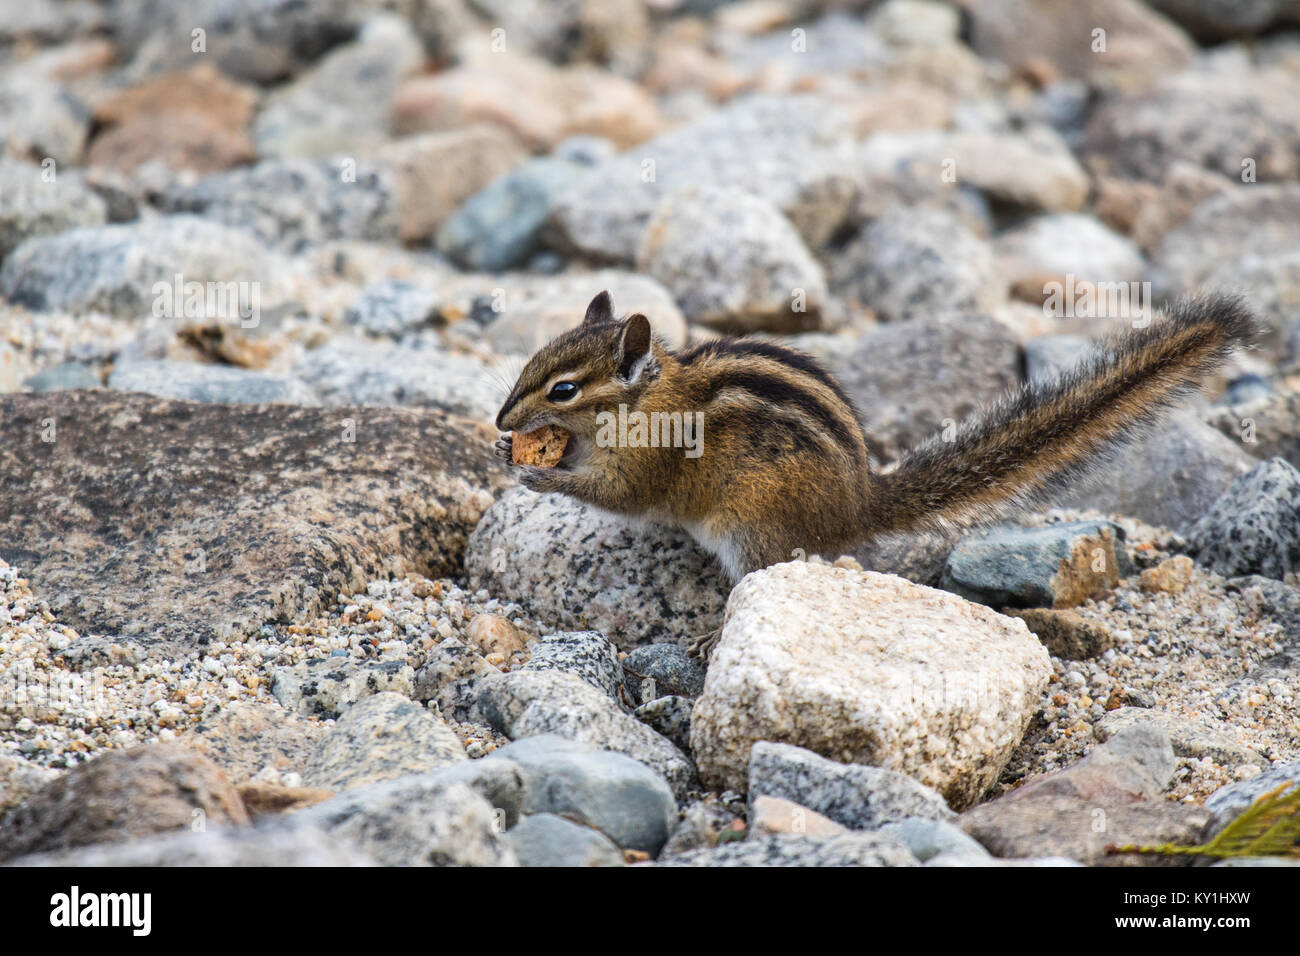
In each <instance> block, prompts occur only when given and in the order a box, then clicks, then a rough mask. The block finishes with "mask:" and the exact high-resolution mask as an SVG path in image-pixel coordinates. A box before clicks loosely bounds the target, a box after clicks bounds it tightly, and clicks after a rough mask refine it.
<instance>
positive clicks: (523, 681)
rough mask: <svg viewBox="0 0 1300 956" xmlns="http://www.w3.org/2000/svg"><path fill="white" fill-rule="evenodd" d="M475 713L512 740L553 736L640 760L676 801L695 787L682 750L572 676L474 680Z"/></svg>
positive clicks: (522, 674) (530, 674) (526, 674)
mask: <svg viewBox="0 0 1300 956" xmlns="http://www.w3.org/2000/svg"><path fill="white" fill-rule="evenodd" d="M478 706H479V710H480V711H481V712H482V713H483V715H484V716H485V717H486V718H487V721H488V723H489V724H490V725H491V726H492V727H493V729H495V730H497V731H499V732H500V733H503V734H505V735H506V736H507V737H510V738H511V739H512V740H520V739H522V738H525V737H534V736H536V735H538V734H555V735H556V736H558V737H563V738H565V739H567V740H572V741H576V742H578V743H580V744H589V745H591V746H593V747H599V748H600V749H602V750H613V751H615V752H616V753H620V754H624V755H626V756H628V757H631V758H632V759H633V760H639V761H640V762H641V763H643V764H645V765H646V766H647V767H649V768H650V769H651V770H653V771H654V772H655V773H657V774H659V776H661V777H663V778H664V779H665V780H666V781H667V782H668V785H669V786H670V787H671V788H672V790H673V793H674V794H675V795H676V796H677V797H678V799H680V798H681V797H682V796H683V795H684V794H685V793H686V792H687V791H688V790H689V789H690V788H691V787H692V786H695V785H697V781H696V779H695V767H694V766H693V765H692V763H691V761H690V759H689V758H688V757H687V756H686V754H684V753H682V751H680V750H678V749H677V748H676V747H675V746H673V744H672V743H671V742H670V741H669V740H667V739H666V738H665V737H662V736H660V735H659V734H657V733H655V732H654V731H653V730H651V729H650V728H649V727H647V726H646V725H645V724H643V723H641V722H640V721H639V720H637V719H636V718H635V717H633V716H631V715H630V714H625V713H623V711H622V710H620V709H619V708H618V706H617V705H616V704H615V703H614V702H613V701H612V700H610V699H609V697H607V696H606V695H605V694H603V693H602V692H601V691H599V690H597V689H596V688H594V687H592V686H591V685H590V684H588V683H587V682H586V681H584V680H583V679H582V678H580V677H577V676H575V675H573V674H564V673H560V672H556V671H512V672H510V673H507V674H498V675H495V676H491V677H486V678H484V679H483V680H482V681H480V682H479V691H478Z"/></svg>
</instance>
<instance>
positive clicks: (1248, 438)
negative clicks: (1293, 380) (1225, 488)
mask: <svg viewBox="0 0 1300 956" xmlns="http://www.w3.org/2000/svg"><path fill="white" fill-rule="evenodd" d="M1296 330H1297V331H1300V325H1297V326H1296ZM1225 405H1226V407H1215V408H1211V409H1209V410H1208V411H1207V412H1206V416H1205V417H1206V421H1207V422H1209V424H1210V425H1212V426H1213V427H1214V428H1217V429H1218V430H1219V431H1220V432H1222V433H1223V435H1224V436H1225V437H1227V438H1229V439H1230V440H1232V441H1234V442H1237V443H1239V444H1240V445H1241V447H1242V449H1243V450H1244V451H1248V452H1249V453H1250V454H1251V455H1253V456H1255V457H1256V458H1260V459H1264V460H1267V459H1269V458H1285V459H1286V460H1287V461H1289V462H1290V463H1291V464H1293V465H1295V466H1296V467H1297V468H1300V392H1297V391H1290V390H1288V391H1282V392H1277V393H1275V394H1271V395H1266V396H1262V397H1255V398H1251V399H1248V400H1247V401H1244V402H1241V403H1235V402H1234V403H1232V404H1227V403H1225Z"/></svg>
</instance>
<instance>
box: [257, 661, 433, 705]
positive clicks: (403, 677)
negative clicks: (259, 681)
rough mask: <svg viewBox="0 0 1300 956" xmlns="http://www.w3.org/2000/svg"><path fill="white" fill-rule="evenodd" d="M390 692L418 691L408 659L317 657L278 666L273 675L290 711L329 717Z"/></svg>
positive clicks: (273, 686) (273, 684) (278, 693)
mask: <svg viewBox="0 0 1300 956" xmlns="http://www.w3.org/2000/svg"><path fill="white" fill-rule="evenodd" d="M390 691H391V692H392V693H395V694H398V695H401V696H403V697H407V698H409V697H411V696H412V694H413V693H414V691H415V669H414V668H412V667H411V665H410V664H408V663H406V661H401V660H391V661H358V660H353V659H352V658H348V657H327V658H315V659H312V660H307V661H303V662H302V663H301V664H294V665H292V666H289V667H277V668H276V669H275V671H274V673H273V675H272V678H271V693H272V694H273V695H274V696H275V699H276V700H278V701H279V702H280V703H281V705H283V706H284V708H285V709H286V710H292V711H296V712H297V713H299V714H302V715H304V716H307V717H321V718H325V719H334V718H337V717H339V716H340V715H341V714H343V713H344V712H345V711H347V710H348V709H349V708H350V707H351V706H352V705H353V704H355V703H356V702H357V701H359V700H362V699H363V698H366V697H369V696H370V695H372V694H382V693H387V692H390Z"/></svg>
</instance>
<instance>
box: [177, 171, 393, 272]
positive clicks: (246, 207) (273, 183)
mask: <svg viewBox="0 0 1300 956" xmlns="http://www.w3.org/2000/svg"><path fill="white" fill-rule="evenodd" d="M163 206H164V208H166V209H167V210H169V211H171V212H183V213H193V214H196V215H200V216H203V217H205V218H207V219H211V220H214V221H216V222H220V223H223V224H225V225H227V226H232V227H235V228H238V229H243V230H245V231H247V232H249V233H251V234H252V235H254V236H257V237H258V238H259V239H261V240H262V241H263V242H265V243H267V244H268V245H270V246H274V247H277V248H280V249H284V250H287V251H289V252H296V251H299V250H301V249H303V248H305V247H306V246H308V245H310V244H312V243H319V242H326V241H328V240H331V239H372V240H380V241H390V242H391V241H393V240H395V239H396V238H397V234H398V225H399V220H398V203H397V198H396V193H395V185H394V179H393V173H392V172H391V171H390V170H389V169H387V168H386V167H381V166H377V165H374V164H370V163H364V162H361V163H357V162H354V161H353V160H351V159H350V158H344V159H340V160H337V161H332V160H307V159H269V160H263V161H262V162H260V163H258V164H257V165H256V166H250V167H248V168H245V169H233V170H231V171H229V172H225V173H214V174H213V175H211V176H205V177H203V178H202V179H200V180H199V181H198V182H197V183H194V184H193V185H178V186H176V187H174V188H172V189H170V190H168V192H167V194H166V195H165V196H164V197H163Z"/></svg>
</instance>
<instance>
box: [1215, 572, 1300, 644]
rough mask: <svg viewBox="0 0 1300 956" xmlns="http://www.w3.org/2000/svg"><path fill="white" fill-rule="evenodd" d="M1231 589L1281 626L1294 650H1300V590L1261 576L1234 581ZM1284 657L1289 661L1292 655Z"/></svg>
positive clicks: (1251, 576) (1250, 605) (1230, 584)
mask: <svg viewBox="0 0 1300 956" xmlns="http://www.w3.org/2000/svg"><path fill="white" fill-rule="evenodd" d="M1229 587H1230V589H1232V590H1236V591H1240V592H1241V593H1242V597H1243V599H1244V600H1246V601H1247V607H1251V608H1252V609H1258V610H1259V611H1260V612H1262V613H1263V614H1265V615H1266V616H1268V617H1271V618H1272V619H1273V620H1275V621H1277V622H1278V623H1279V624H1281V625H1282V632H1283V634H1284V635H1285V636H1286V638H1287V640H1288V641H1289V642H1290V643H1291V646H1292V647H1293V648H1295V649H1296V650H1300V588H1297V587H1293V586H1291V585H1289V584H1284V583H1283V582H1281V581H1277V580H1274V579H1273V578H1266V577H1263V576H1262V575H1258V574H1252V575H1248V576H1246V577H1244V578H1234V579H1233V580H1232V581H1231V582H1229ZM1282 657H1283V658H1284V659H1287V658H1289V657H1290V655H1288V654H1286V653H1285V652H1284V654H1283V655H1282ZM1297 665H1300V660H1295V659H1291V660H1290V661H1289V666H1291V667H1295V666H1297Z"/></svg>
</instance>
